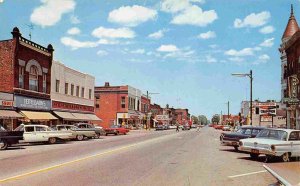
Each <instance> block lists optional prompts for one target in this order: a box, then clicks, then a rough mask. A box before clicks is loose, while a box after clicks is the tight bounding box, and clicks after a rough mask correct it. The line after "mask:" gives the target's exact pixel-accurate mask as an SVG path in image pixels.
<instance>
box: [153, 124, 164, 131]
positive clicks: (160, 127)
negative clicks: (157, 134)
mask: <svg viewBox="0 0 300 186" xmlns="http://www.w3.org/2000/svg"><path fill="white" fill-rule="evenodd" d="M155 130H165V127H164V126H163V125H156V127H155Z"/></svg>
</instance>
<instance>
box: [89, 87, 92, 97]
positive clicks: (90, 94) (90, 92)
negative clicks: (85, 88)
mask: <svg viewBox="0 0 300 186" xmlns="http://www.w3.org/2000/svg"><path fill="white" fill-rule="evenodd" d="M89 99H92V89H89Z"/></svg>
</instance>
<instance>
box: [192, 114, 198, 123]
mask: <svg viewBox="0 0 300 186" xmlns="http://www.w3.org/2000/svg"><path fill="white" fill-rule="evenodd" d="M192 120H193V124H199V119H198V117H197V116H194V115H192Z"/></svg>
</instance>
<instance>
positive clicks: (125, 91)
mask: <svg viewBox="0 0 300 186" xmlns="http://www.w3.org/2000/svg"><path fill="white" fill-rule="evenodd" d="M141 97H142V93H141V91H140V90H139V89H136V88H134V87H131V86H129V85H125V86H110V84H109V83H108V82H106V83H105V85H104V86H97V87H95V113H96V115H97V116H98V117H99V118H101V119H102V120H103V122H99V124H100V125H101V126H103V127H109V126H110V125H113V124H115V125H121V124H125V125H127V126H130V127H137V126H139V125H140V124H142V122H143V118H144V114H143V113H142V112H141V110H142V109H141V99H142V98H141Z"/></svg>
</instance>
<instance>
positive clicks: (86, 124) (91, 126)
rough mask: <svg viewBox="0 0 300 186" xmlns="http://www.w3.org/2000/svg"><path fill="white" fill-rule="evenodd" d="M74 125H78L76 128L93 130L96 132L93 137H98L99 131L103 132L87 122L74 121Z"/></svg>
mask: <svg viewBox="0 0 300 186" xmlns="http://www.w3.org/2000/svg"><path fill="white" fill-rule="evenodd" d="M74 125H75V126H76V127H78V128H84V129H90V130H94V131H95V133H96V136H95V138H100V136H101V133H103V131H102V129H100V128H96V127H95V126H94V125H93V124H89V123H75V124H74Z"/></svg>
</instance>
